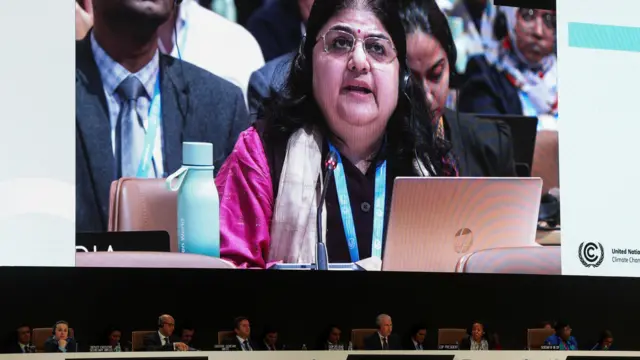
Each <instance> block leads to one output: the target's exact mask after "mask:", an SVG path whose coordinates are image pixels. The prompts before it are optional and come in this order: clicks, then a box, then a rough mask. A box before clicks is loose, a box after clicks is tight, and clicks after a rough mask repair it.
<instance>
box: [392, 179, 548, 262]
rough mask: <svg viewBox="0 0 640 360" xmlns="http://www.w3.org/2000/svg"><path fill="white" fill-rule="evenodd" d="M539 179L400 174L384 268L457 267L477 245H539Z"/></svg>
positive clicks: (479, 246) (489, 246)
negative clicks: (422, 176) (420, 176)
mask: <svg viewBox="0 0 640 360" xmlns="http://www.w3.org/2000/svg"><path fill="white" fill-rule="evenodd" d="M541 192H542V179H540V178H437V177H434V178H416V177H408V178H396V180H395V182H394V184H393V199H392V202H391V209H390V214H389V223H388V230H387V236H386V241H385V245H384V259H383V261H382V270H383V271H427V272H454V271H455V269H456V264H457V263H458V260H460V258H462V257H463V256H464V255H466V254H469V253H472V252H476V251H479V250H485V249H492V248H502V247H517V246H538V245H537V243H536V229H537V223H538V211H539V207H540V197H541Z"/></svg>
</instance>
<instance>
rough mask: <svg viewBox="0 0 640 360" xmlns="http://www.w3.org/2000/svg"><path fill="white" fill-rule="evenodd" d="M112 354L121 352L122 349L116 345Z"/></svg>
mask: <svg viewBox="0 0 640 360" xmlns="http://www.w3.org/2000/svg"><path fill="white" fill-rule="evenodd" d="M113 351H114V352H122V348H121V347H120V343H118V345H116V348H115V349H113Z"/></svg>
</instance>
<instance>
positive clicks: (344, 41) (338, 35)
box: [318, 30, 398, 64]
mask: <svg viewBox="0 0 640 360" xmlns="http://www.w3.org/2000/svg"><path fill="white" fill-rule="evenodd" d="M321 39H322V41H323V45H324V52H326V53H329V54H331V55H335V56H344V55H347V54H349V53H350V52H352V51H354V49H355V48H356V43H357V42H358V41H359V40H361V41H362V46H363V49H364V52H365V53H366V54H367V56H369V57H370V58H371V59H373V60H374V61H375V62H377V63H381V64H388V63H390V62H392V61H393V60H395V58H396V57H397V56H398V54H397V52H396V48H395V47H394V46H393V44H392V43H391V41H389V40H387V39H383V38H378V37H373V36H370V37H367V38H364V39H359V38H356V37H355V36H353V34H350V33H348V32H346V31H342V30H329V31H328V32H327V33H326V34H324V35H323V36H322V37H321ZM318 41H320V40H318Z"/></svg>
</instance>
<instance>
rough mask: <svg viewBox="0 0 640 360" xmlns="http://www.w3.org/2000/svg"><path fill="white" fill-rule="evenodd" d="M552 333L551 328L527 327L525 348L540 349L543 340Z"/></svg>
mask: <svg viewBox="0 0 640 360" xmlns="http://www.w3.org/2000/svg"><path fill="white" fill-rule="evenodd" d="M553 334H554V330H553V329H527V348H528V349H529V350H540V347H541V346H542V345H544V341H545V340H546V339H547V338H548V337H549V336H551V335H553Z"/></svg>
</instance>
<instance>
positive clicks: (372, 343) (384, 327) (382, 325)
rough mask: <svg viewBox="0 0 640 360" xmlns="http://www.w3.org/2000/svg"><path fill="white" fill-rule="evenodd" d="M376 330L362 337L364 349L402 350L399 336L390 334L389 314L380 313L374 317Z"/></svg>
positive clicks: (391, 328)
mask: <svg viewBox="0 0 640 360" xmlns="http://www.w3.org/2000/svg"><path fill="white" fill-rule="evenodd" d="M376 325H377V326H378V331H376V332H375V333H373V334H371V335H370V336H367V337H366V338H365V339H364V348H365V350H402V342H401V341H400V338H399V337H398V336H397V335H395V334H392V333H391V332H392V331H393V323H392V322H391V316H389V315H386V314H380V315H378V317H377V318H376Z"/></svg>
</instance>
